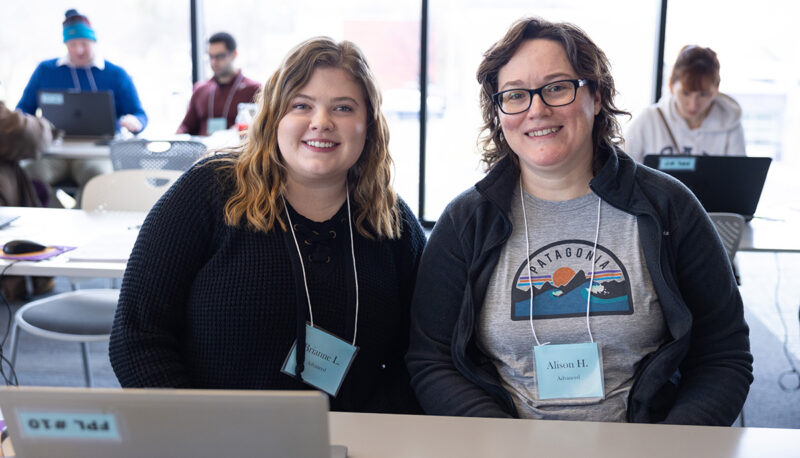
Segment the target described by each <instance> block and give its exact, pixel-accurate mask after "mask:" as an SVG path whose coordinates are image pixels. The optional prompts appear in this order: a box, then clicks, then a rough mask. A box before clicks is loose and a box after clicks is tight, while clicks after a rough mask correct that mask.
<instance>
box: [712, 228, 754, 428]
mask: <svg viewBox="0 0 800 458" xmlns="http://www.w3.org/2000/svg"><path fill="white" fill-rule="evenodd" d="M708 216H709V217H710V218H711V221H712V222H713V223H714V227H715V228H716V229H717V234H719V238H720V239H721V240H722V245H723V246H724V247H725V251H726V252H727V253H728V260H729V261H730V262H731V267H732V268H733V271H734V275H735V276H736V283H739V274H738V273H737V272H736V270H737V269H736V265H735V264H734V262H733V258H734V256H736V251H738V250H739V241H740V240H741V238H742V233H743V232H744V225H745V224H746V223H745V219H744V216H742V215H740V214H738V213H709V214H708ZM732 426H740V427H744V409H742V411H741V412H739V415H738V416H737V417H736V420H735V421H734V422H733V425H732Z"/></svg>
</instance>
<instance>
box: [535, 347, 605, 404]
mask: <svg viewBox="0 0 800 458" xmlns="http://www.w3.org/2000/svg"><path fill="white" fill-rule="evenodd" d="M533 352H534V358H535V359H536V382H537V384H538V387H539V399H578V398H597V399H603V397H604V396H605V395H604V392H603V363H602V360H601V359H600V348H599V347H598V346H597V343H595V342H587V343H579V344H564V345H537V346H535V347H533Z"/></svg>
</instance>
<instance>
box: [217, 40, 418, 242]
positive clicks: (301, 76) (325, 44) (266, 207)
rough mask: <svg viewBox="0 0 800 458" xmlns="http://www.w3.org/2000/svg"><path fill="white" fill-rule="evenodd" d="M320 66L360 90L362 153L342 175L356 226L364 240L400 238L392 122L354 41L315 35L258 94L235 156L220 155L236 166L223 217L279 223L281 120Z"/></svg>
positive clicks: (259, 227) (262, 226) (262, 227)
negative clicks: (340, 74) (363, 133)
mask: <svg viewBox="0 0 800 458" xmlns="http://www.w3.org/2000/svg"><path fill="white" fill-rule="evenodd" d="M317 68H340V69H342V70H344V71H345V72H347V73H348V74H349V75H351V76H352V77H353V78H354V79H355V81H356V82H358V83H359V84H360V85H361V87H362V88H363V90H364V98H365V99H366V101H367V134H366V143H365V145H364V150H363V151H362V152H361V155H360V156H359V158H358V161H356V163H355V165H353V166H352V167H351V168H350V170H348V172H347V183H348V186H349V189H350V196H351V198H352V199H353V200H354V201H355V203H356V204H357V211H356V213H355V221H354V224H355V227H356V230H358V232H359V233H360V234H361V235H363V236H364V237H367V238H370V239H375V238H399V237H400V228H401V224H402V222H401V221H400V212H399V209H398V207H397V196H396V194H395V192H394V189H393V188H392V185H391V169H392V158H391V155H390V154H389V127H388V124H387V122H386V118H385V117H384V115H383V113H382V112H381V95H380V91H379V89H378V85H377V83H376V80H375V77H374V76H373V74H372V71H371V70H370V68H369V66H368V65H367V61H366V59H365V58H364V55H363V53H362V52H361V50H360V49H359V48H358V47H357V46H356V45H355V44H354V43H352V42H349V41H341V42H339V43H336V42H335V41H333V40H332V39H330V38H328V37H316V38H312V39H310V40H307V41H305V42H303V43H300V44H299V45H297V46H296V47H295V48H294V49H293V50H291V51H290V52H289V54H288V55H287V56H286V58H285V59H284V61H283V63H282V64H281V66H280V67H279V68H278V70H277V71H275V73H274V74H273V75H272V77H271V78H270V79H269V81H267V83H266V84H265V85H264V88H263V90H262V91H261V92H260V93H259V94H258V96H257V97H256V102H257V105H258V113H257V115H256V117H255V120H254V121H253V123H252V124H251V125H250V128H249V130H248V132H247V138H246V139H245V140H244V142H243V143H242V145H241V146H239V147H238V148H235V149H232V150H229V151H228V152H231V153H233V154H232V156H228V157H223V158H219V159H218V161H223V162H224V163H225V165H224V166H223V167H229V168H232V169H233V176H234V180H235V184H234V192H233V194H232V195H231V197H230V198H229V199H228V202H227V203H226V204H225V222H226V223H227V224H229V225H232V226H236V225H238V224H240V223H241V222H242V221H243V220H244V221H246V224H247V226H248V227H250V228H251V229H254V230H256V231H261V232H268V231H270V230H272V229H273V228H274V227H275V224H276V223H277V224H279V225H280V226H281V228H282V229H283V230H286V228H287V227H286V224H285V223H284V221H283V219H282V218H281V214H282V212H283V210H284V204H283V199H282V198H281V196H282V195H283V194H284V191H285V189H286V165H285V162H284V159H283V156H282V154H281V152H280V149H279V147H278V123H280V121H281V119H282V118H283V116H284V115H285V114H286V112H287V111H288V109H289V104H290V102H291V100H292V98H293V97H294V96H295V94H297V92H298V91H299V90H300V89H302V88H303V86H305V85H306V83H308V81H309V80H310V79H311V76H312V75H313V73H314V70H316V69H317Z"/></svg>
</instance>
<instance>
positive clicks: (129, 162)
mask: <svg viewBox="0 0 800 458" xmlns="http://www.w3.org/2000/svg"><path fill="white" fill-rule="evenodd" d="M205 152H206V146H205V145H204V144H202V143H200V142H196V141H191V140H165V141H149V140H121V141H114V142H111V145H110V155H111V165H112V166H113V167H114V170H128V169H161V170H181V171H186V170H188V169H189V167H191V166H192V164H194V163H195V161H197V160H198V159H200V157H201V156H202V155H203V154H205Z"/></svg>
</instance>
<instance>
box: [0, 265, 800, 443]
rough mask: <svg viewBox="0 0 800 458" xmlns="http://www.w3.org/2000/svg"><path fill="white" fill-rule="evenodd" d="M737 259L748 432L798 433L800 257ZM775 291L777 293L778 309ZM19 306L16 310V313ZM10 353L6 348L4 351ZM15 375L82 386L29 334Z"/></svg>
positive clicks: (101, 352) (69, 349)
mask: <svg viewBox="0 0 800 458" xmlns="http://www.w3.org/2000/svg"><path fill="white" fill-rule="evenodd" d="M737 259H738V265H739V271H740V274H741V278H742V287H741V291H742V297H743V298H744V303H745V314H746V318H747V320H748V323H749V324H750V332H751V334H750V335H751V345H752V351H753V355H754V358H755V364H754V372H755V381H754V382H753V385H752V386H751V388H750V395H749V397H748V399H747V402H746V404H745V408H744V411H743V414H744V415H743V416H744V423H745V426H752V427H771V428H800V389H795V390H789V391H785V390H784V389H782V388H781V387H780V385H779V377H780V376H781V374H783V373H786V372H787V371H788V370H790V369H791V366H790V365H789V362H788V361H787V359H786V356H785V355H784V351H783V342H784V334H786V335H787V336H788V339H787V348H788V349H789V353H790V355H791V357H792V358H793V362H794V364H795V366H796V367H798V368H800V325H799V322H798V306H799V305H800V282H797V281H796V280H795V279H796V278H798V277H799V276H800V255H797V254H794V255H793V254H781V255H774V254H768V253H740V254H739V255H738V256H737ZM778 278H780V284H779V285H778V284H777V280H778ZM776 286H778V287H779V290H778V291H779V295H778V299H779V300H778V302H777V304H776V300H775V299H776V297H775V291H776ZM81 287H84V288H85V287H95V288H102V287H106V282H105V281H104V280H91V281H88V282H84V283H82V285H81ZM68 290H69V283H68V282H67V280H66V279H63V278H59V279H57V281H56V289H55V290H54V292H56V293H57V292H63V291H68ZM21 305H22V304H21V303H19V302H17V303H14V304H12V308H11V310H12V312H13V311H16V310H17V309H18V308H19V307H20V306H21ZM781 317H782V318H783V319H784V321H783V323H785V325H786V327H787V328H786V332H784V328H783V323H782V322H781ZM7 322H8V311H7V310H5V306H4V305H2V304H0V336H4V335H5V329H6V323H7ZM7 348H8V342H7V343H6V345H5V347H4V349H7ZM90 349H91V368H92V374H93V376H94V382H95V386H98V387H119V383H118V382H117V379H116V377H115V376H114V372H113V370H112V369H111V365H110V363H109V361H108V344H107V343H92V344H90ZM16 372H17V376H18V378H19V382H20V384H22V385H46V386H83V383H84V381H83V372H82V370H81V356H80V348H79V346H78V344H76V343H67V342H58V341H53V340H47V339H42V338H38V337H35V336H32V335H30V334H27V333H25V332H23V333H22V334H21V336H20V341H19V351H18V354H17V365H16ZM784 383H785V384H786V385H792V386H795V387H796V386H798V384H800V380H798V378H797V374H789V375H788V376H786V377H785V378H784ZM720 389H724V387H722V386H721V387H720Z"/></svg>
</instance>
